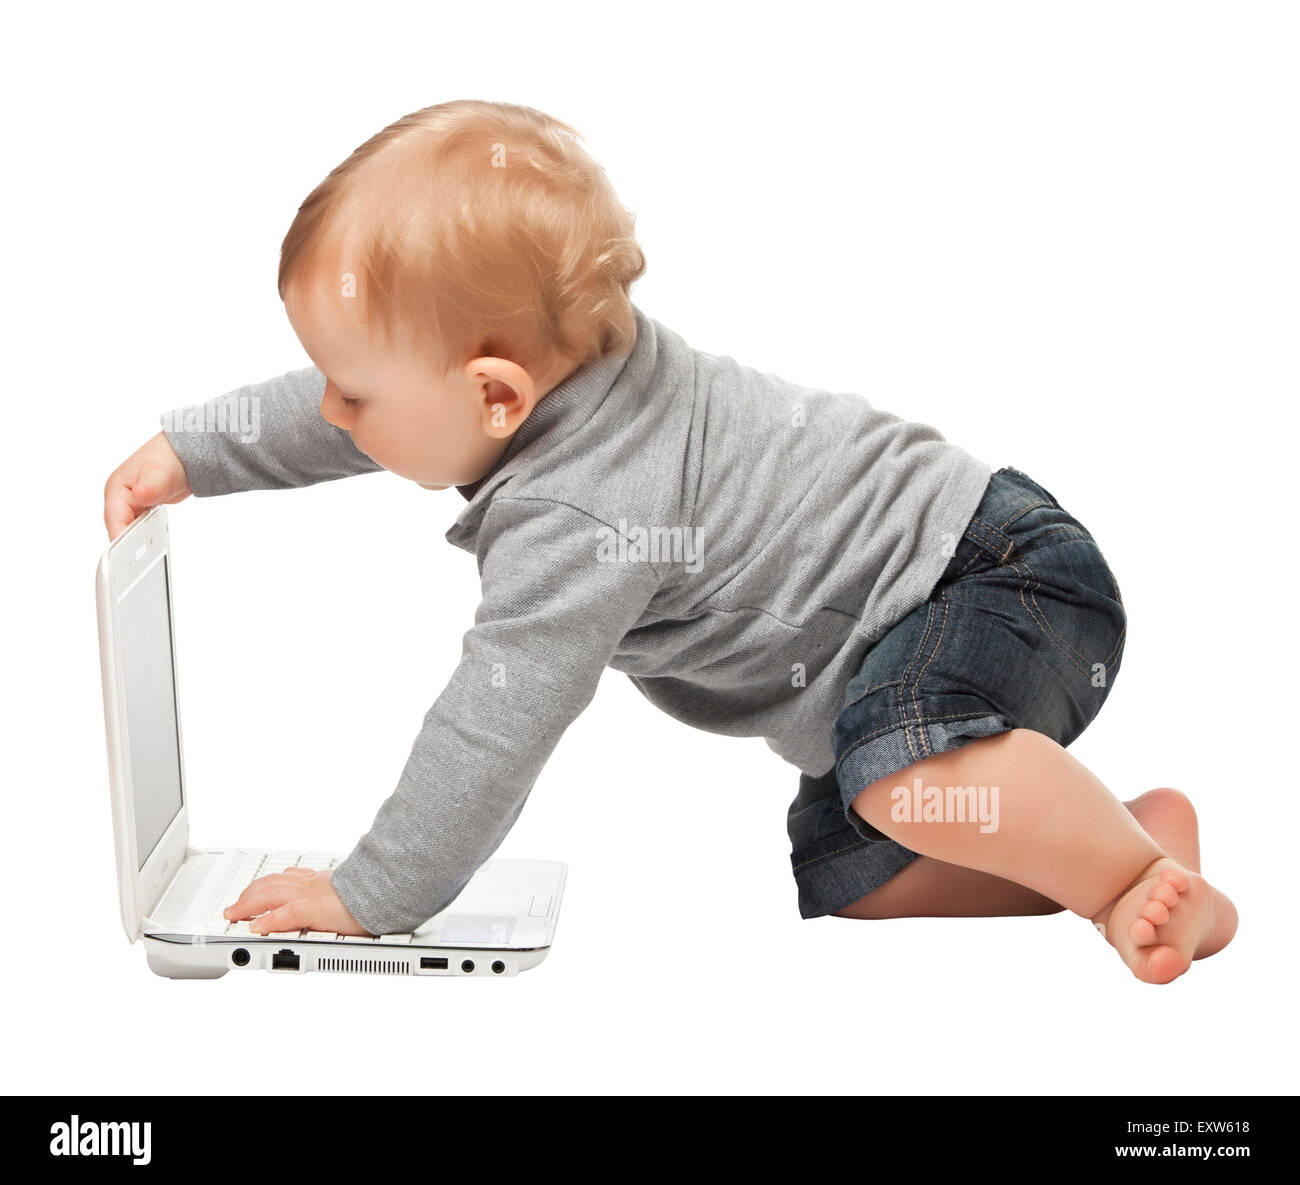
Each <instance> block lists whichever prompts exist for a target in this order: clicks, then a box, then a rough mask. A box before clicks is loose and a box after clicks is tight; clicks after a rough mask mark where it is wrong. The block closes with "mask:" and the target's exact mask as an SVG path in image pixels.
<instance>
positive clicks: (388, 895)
mask: <svg viewBox="0 0 1300 1185" xmlns="http://www.w3.org/2000/svg"><path fill="white" fill-rule="evenodd" d="M611 535H612V528H610V527H608V526H606V525H605V524H603V523H601V522H600V521H598V520H597V519H594V518H592V517H591V516H590V515H588V514H586V513H585V512H583V511H580V510H577V509H575V508H573V507H570V506H567V505H565V504H563V503H559V502H554V501H551V500H549V499H533V498H518V497H505V496H503V495H501V494H498V495H497V496H496V497H495V498H494V499H493V501H492V503H491V504H490V505H489V507H488V509H487V511H486V513H485V515H484V518H483V521H482V524H481V525H480V528H479V533H478V538H477V551H478V556H479V571H480V575H481V577H482V584H483V596H482V600H481V602H480V604H479V607H478V610H477V611H476V613H475V617H474V626H473V628H472V629H470V630H469V631H468V632H467V633H466V634H465V636H464V640H463V646H462V651H461V658H460V662H459V664H458V665H457V667H456V669H455V671H454V672H453V674H452V676H451V679H450V681H449V682H448V683H447V685H446V687H445V688H444V689H443V691H442V693H441V694H440V695H439V696H438V699H437V700H436V701H435V703H434V705H433V707H431V708H430V709H429V711H428V713H427V714H426V715H425V717H424V723H423V726H422V727H421V729H420V732H419V734H418V735H417V736H416V739H415V744H414V746H413V748H412V750H411V754H410V757H409V759H408V760H407V762H406V767H405V769H404V770H403V771H402V775H401V778H400V780H399V782H398V785H397V789H396V790H395V791H394V792H393V793H392V795H391V796H390V797H389V798H388V799H387V801H385V802H384V804H383V805H382V806H381V807H380V809H379V813H378V814H377V815H376V816H375V820H374V824H373V825H372V826H371V828H370V830H369V832H367V834H366V835H365V836H364V837H362V839H361V840H360V841H359V842H358V844H357V845H356V847H355V848H354V849H353V850H352V852H351V853H350V854H349V855H348V857H347V858H346V859H345V860H344V861H342V863H340V864H339V865H338V867H337V868H335V870H334V873H333V879H332V883H333V886H334V888H335V891H336V892H337V893H338V895H339V897H340V898H341V899H342V901H343V904H344V905H346V906H347V907H348V909H349V910H350V911H351V913H352V915H353V917H355V918H356V919H357V921H359V922H360V923H361V924H362V925H363V926H364V927H365V928H366V929H367V930H368V931H369V932H370V933H371V934H403V933H409V932H410V931H412V930H414V929H415V928H417V927H418V926H420V925H421V924H422V923H424V922H425V921H427V920H428V919H429V918H431V917H433V916H434V915H435V914H438V913H440V912H442V910H443V909H445V908H446V907H447V906H448V905H449V904H450V903H451V902H452V901H453V900H454V899H455V898H456V897H457V896H458V895H459V894H460V892H461V890H462V889H463V888H464V887H465V885H466V884H467V883H468V882H469V880H470V878H471V877H472V876H473V874H474V872H475V871H476V870H477V869H478V868H479V867H480V866H481V865H482V864H483V863H484V862H485V861H486V860H487V859H488V858H489V857H490V856H491V855H492V853H493V852H494V851H495V850H496V849H497V847H498V846H499V845H500V843H501V841H502V839H503V838H504V837H505V835H506V833H507V832H508V831H509V830H510V828H511V826H512V825H513V824H514V822H515V820H516V819H517V818H518V816H519V812H520V811H521V810H522V808H523V805H524V801H525V800H526V799H527V797H528V794H529V792H530V791H531V790H532V787H533V783H534V782H535V780H536V779H537V775H538V774H539V772H540V771H541V768H542V766H543V764H544V763H545V761H546V759H547V757H548V756H549V755H550V753H551V751H552V750H553V749H554V748H555V745H556V744H557V743H558V741H559V739H560V736H561V735H562V734H563V732H564V730H565V729H566V728H567V727H568V726H569V724H571V723H572V722H573V720H574V719H575V718H576V717H577V716H578V714H579V713H580V712H581V711H582V710H583V708H585V707H586V706H587V704H588V703H589V702H590V701H591V697H592V696H593V695H594V694H595V690H596V685H597V683H598V682H599V680H600V676H601V673H602V671H603V670H604V669H605V667H606V665H607V664H608V663H609V661H610V659H611V658H612V657H613V655H614V653H615V650H616V649H617V647H618V644H619V642H620V640H621V639H622V638H623V636H624V634H626V633H627V632H628V631H629V630H630V629H631V628H632V627H633V626H634V625H635V624H636V622H637V620H638V618H639V617H640V616H641V614H642V611H643V610H644V609H645V607H646V606H647V605H648V604H649V602H650V599H651V597H652V596H653V595H654V592H655V589H656V588H657V587H658V584H659V579H660V577H659V573H658V572H657V571H656V569H655V567H654V566H653V565H652V564H650V563H648V562H637V561H635V560H628V559H626V558H625V559H624V560H623V561H622V562H617V556H616V554H608V551H607V544H608V541H609V539H610V536H611ZM602 544H606V548H602ZM624 555H625V556H626V551H624Z"/></svg>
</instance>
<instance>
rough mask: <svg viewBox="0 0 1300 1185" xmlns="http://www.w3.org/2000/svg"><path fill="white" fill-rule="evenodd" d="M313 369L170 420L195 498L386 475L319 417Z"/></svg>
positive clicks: (318, 381)
mask: <svg viewBox="0 0 1300 1185" xmlns="http://www.w3.org/2000/svg"><path fill="white" fill-rule="evenodd" d="M324 393H325V376H324V375H323V374H322V373H321V372H320V371H319V370H318V369H317V368H316V367H314V366H308V367H305V368H304V369H302V370H291V371H289V372H288V373H287V374H282V375H279V376H278V377H276V378H273V379H268V380H267V381H266V382H264V383H254V384H252V385H250V386H247V387H237V388H235V390H233V391H227V392H226V393H225V394H224V395H218V396H217V397H216V398H215V399H210V400H208V401H207V402H206V403H198V404H193V405H191V406H190V407H184V408H177V409H175V410H173V411H169V412H166V413H164V414H163V416H162V417H161V419H162V428H163V432H164V434H165V435H166V437H167V440H168V441H169V442H170V444H171V446H172V448H173V449H175V451H176V455H177V456H178V457H179V458H180V460H181V464H182V465H183V466H184V467H185V476H186V478H187V479H188V480H189V483H190V489H191V490H193V491H194V494H195V496H196V497H199V498H207V497H210V496H212V495H214V494H236V493H241V492H242V491H245V490H284V489H292V488H294V487H297V486H308V485H314V484H315V483H316V482H321V481H333V480H334V479H335V478H339V477H352V476H354V475H355V474H359V473H374V472H377V471H378V470H379V469H380V468H382V467H381V466H380V465H379V464H377V463H376V462H374V461H372V460H371V459H370V458H369V457H367V456H366V454H365V453H363V452H362V451H361V450H360V449H358V448H357V446H356V445H354V444H353V443H352V437H350V436H349V435H348V434H347V433H346V432H344V431H343V430H342V429H341V428H336V427H334V425H333V424H328V423H326V422H325V419H324V417H322V416H321V414H320V402H321V397H322V396H323V395H324Z"/></svg>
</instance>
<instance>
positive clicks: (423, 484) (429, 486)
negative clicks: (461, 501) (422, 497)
mask: <svg viewBox="0 0 1300 1185" xmlns="http://www.w3.org/2000/svg"><path fill="white" fill-rule="evenodd" d="M415 484H416V485H417V486H419V487H420V489H422V490H449V489H451V486H450V485H445V486H436V485H432V484H431V483H429V482H427V481H417V482H416V483H415Z"/></svg>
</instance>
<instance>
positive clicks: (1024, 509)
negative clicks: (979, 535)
mask: <svg viewBox="0 0 1300 1185" xmlns="http://www.w3.org/2000/svg"><path fill="white" fill-rule="evenodd" d="M1040 506H1047V507H1051V506H1052V504H1051V503H1050V502H1044V501H1043V500H1042V499H1041V498H1040V499H1039V500H1038V501H1037V502H1031V503H1030V504H1029V505H1028V506H1022V507H1021V508H1020V509H1019V510H1017V511H1016V512H1015V514H1013V515H1012V516H1011V517H1010V518H1009V519H1007V521H1006V522H1004V523H1003V524H1002V526H1000V527H999V528H998V530H1000V531H1005V530H1006V529H1007V528H1008V527H1009V526H1010V525H1011V524H1012V523H1013V522H1015V521H1016V519H1018V518H1020V517H1022V516H1023V515H1026V514H1028V513H1029V512H1030V511H1031V510H1037V509H1038V508H1039V507H1040Z"/></svg>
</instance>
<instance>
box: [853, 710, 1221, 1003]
mask: <svg viewBox="0 0 1300 1185" xmlns="http://www.w3.org/2000/svg"><path fill="white" fill-rule="evenodd" d="M917 778H919V779H921V783H922V785H923V786H924V787H930V786H935V787H939V788H940V789H941V790H942V789H943V788H945V787H950V786H954V787H956V786H960V787H967V786H976V787H979V786H984V787H994V786H996V787H997V788H998V790H997V793H998V799H997V802H998V820H997V827H996V829H995V830H991V831H982V830H981V824H980V822H979V821H978V820H971V821H963V822H956V821H947V822H927V821H923V820H916V821H912V820H904V819H902V818H899V819H895V818H894V817H893V813H892V811H891V808H892V807H893V805H894V798H893V795H892V792H893V791H894V789H895V787H899V786H901V787H904V788H908V789H910V788H911V787H912V785H913V782H914V779H917ZM853 809H854V810H855V811H856V812H857V813H858V815H859V816H861V817H862V818H863V819H865V820H866V821H867V822H868V823H870V824H871V825H872V826H873V827H876V828H878V829H879V830H880V831H881V832H882V833H884V834H885V835H888V836H889V837H890V838H891V839H894V840H897V841H898V842H899V843H901V844H903V845H904V846H905V847H907V848H910V849H911V850H912V851H914V852H919V853H920V854H921V855H923V856H932V857H934V858H936V859H938V860H942V861H944V862H946V863H950V864H959V865H961V866H962V867H964V868H971V869H976V870H977V871H980V872H986V873H990V874H992V875H993V876H996V877H1000V878H1003V879H1005V880H1009V881H1013V882H1015V883H1016V884H1018V885H1023V886H1025V887H1026V888H1028V889H1031V890H1033V891H1034V892H1036V893H1039V894H1041V895H1042V896H1043V897H1045V898H1047V899H1048V900H1049V901H1054V902H1059V903H1060V904H1061V905H1063V906H1064V907H1065V908H1066V909H1068V910H1070V911H1071V912H1072V913H1076V914H1078V915H1079V916H1081V917H1086V918H1090V919H1092V921H1093V923H1094V924H1095V925H1097V926H1098V927H1099V928H1102V932H1103V933H1104V934H1105V936H1106V939H1107V941H1109V942H1110V943H1111V944H1112V945H1114V946H1115V948H1116V949H1117V950H1118V951H1119V953H1120V955H1121V956H1122V957H1123V958H1124V961H1125V962H1126V963H1128V965H1129V967H1130V969H1131V970H1132V971H1133V973H1134V975H1136V976H1137V977H1138V978H1139V979H1143V980H1146V981H1148V982H1152V983H1167V982H1168V981H1169V980H1171V979H1173V978H1176V977H1177V976H1178V975H1181V974H1182V973H1183V972H1184V971H1186V970H1187V968H1188V966H1189V965H1190V963H1191V960H1192V959H1194V958H1203V957H1205V956H1206V955H1210V954H1213V953H1215V952H1216V951H1218V950H1220V949H1222V948H1223V947H1224V946H1226V945H1227V943H1228V941H1229V940H1230V939H1231V937H1232V934H1233V932H1234V931H1235V929H1236V911H1235V910H1234V909H1233V907H1232V903H1231V901H1229V900H1228V898H1227V897H1225V896H1224V895H1223V894H1222V893H1219V892H1218V890H1216V889H1214V888H1213V887H1212V886H1210V885H1209V884H1208V882H1206V881H1205V880H1204V879H1203V878H1202V877H1200V876H1199V875H1198V874H1197V873H1196V872H1195V871H1193V870H1191V869H1187V868H1185V867H1183V866H1182V865H1180V864H1179V863H1178V862H1177V861H1175V860H1174V859H1172V858H1171V857H1170V856H1169V854H1168V853H1167V852H1165V851H1164V850H1163V849H1162V848H1161V847H1160V845H1159V844H1158V843H1157V842H1156V841H1155V840H1154V839H1153V838H1152V837H1151V836H1150V835H1148V834H1147V833H1146V832H1145V831H1144V830H1143V829H1142V827H1141V825H1140V824H1139V823H1138V821H1137V820H1136V819H1135V818H1134V817H1133V816H1132V815H1131V814H1130V813H1129V812H1128V811H1127V810H1126V809H1125V807H1124V804H1123V803H1121V802H1120V801H1119V800H1118V799H1117V798H1115V797H1114V795H1112V794H1111V793H1110V791H1109V790H1107V789H1106V787H1105V786H1104V785H1103V784H1102V783H1101V782H1100V781H1099V780H1098V779H1097V778H1096V777H1095V776H1094V775H1093V774H1092V773H1091V772H1089V771H1088V770H1087V769H1086V768H1085V767H1084V766H1083V765H1082V764H1080V763H1079V762H1078V761H1076V760H1075V759H1074V758H1073V757H1072V756H1071V755H1070V754H1069V753H1067V752H1066V751H1065V749H1063V748H1062V747H1061V746H1060V745H1058V744H1057V743H1056V742H1055V741H1053V740H1052V739H1051V738H1050V737H1047V736H1044V735H1043V734H1041V733H1037V732H1033V731H1031V730H1028V729H1013V730H1012V731H1010V732H1006V733H1001V734H999V735H998V736H993V737H986V738H984V739H982V740H977V741H972V742H970V743H969V744H966V745H964V746H962V747H961V748H960V749H956V750H953V751H952V752H948V753H941V754H938V755H937V756H933V757H927V758H925V759H924V760H922V761H919V762H916V763H915V764H914V765H911V766H908V767H907V768H906V769H904V770H900V771H899V772H898V773H895V774H891V775H890V776H888V777H886V778H882V779H880V780H879V781H877V782H873V783H872V784H871V785H869V786H867V787H866V788H865V789H864V790H863V791H862V792H861V793H860V794H858V795H857V796H856V797H855V798H854V800H853ZM899 875H900V876H901V875H902V873H899Z"/></svg>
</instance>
